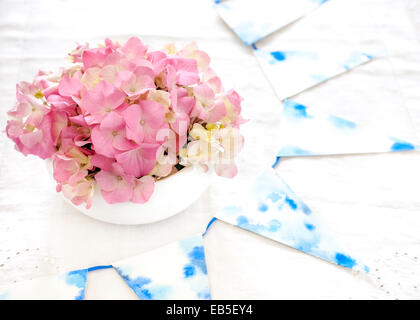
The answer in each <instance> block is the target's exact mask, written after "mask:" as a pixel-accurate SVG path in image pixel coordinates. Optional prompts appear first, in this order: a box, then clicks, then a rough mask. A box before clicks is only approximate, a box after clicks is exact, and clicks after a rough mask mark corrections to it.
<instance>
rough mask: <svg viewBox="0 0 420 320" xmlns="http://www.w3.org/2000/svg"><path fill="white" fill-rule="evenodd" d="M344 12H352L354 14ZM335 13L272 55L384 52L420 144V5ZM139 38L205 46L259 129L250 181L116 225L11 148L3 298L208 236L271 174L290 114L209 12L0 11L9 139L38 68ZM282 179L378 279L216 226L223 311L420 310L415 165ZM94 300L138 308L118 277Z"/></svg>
mask: <svg viewBox="0 0 420 320" xmlns="http://www.w3.org/2000/svg"><path fill="white" fill-rule="evenodd" d="M276 1H277V0H273V6H275V4H276ZM333 2H334V4H333ZM340 3H342V4H343V5H346V7H349V6H348V4H349V3H352V6H350V9H346V11H345V14H343V12H342V11H340V10H339V8H340ZM324 6H325V7H327V6H335V7H331V8H330V9H329V10H330V11H329V12H333V13H334V12H335V9H334V8H337V11H336V14H329V15H328V16H327V17H325V16H324V15H323V13H322V10H324V8H323V7H322V8H320V9H318V10H317V11H315V12H313V13H312V14H310V15H308V16H307V17H306V18H304V19H301V20H300V21H298V22H297V23H295V24H293V25H291V26H289V27H287V28H286V29H284V30H281V31H279V32H276V33H274V34H273V35H271V36H270V38H269V39H267V41H270V39H273V38H274V37H275V38H276V41H280V42H282V43H284V44H291V43H297V44H305V43H308V42H309V41H314V42H316V41H328V42H329V43H332V44H336V45H337V46H340V45H345V44H349V43H359V42H360V43H369V41H380V42H381V43H382V44H383V45H384V46H385V48H386V50H387V52H388V54H389V61H390V62H391V65H392V70H393V75H394V80H393V81H395V86H398V89H399V92H400V93H401V106H402V107H401V106H399V107H400V108H402V110H403V111H402V112H407V114H408V116H409V117H410V119H411V122H412V124H413V129H414V130H415V132H416V134H417V136H418V137H420V134H419V133H420V47H419V43H418V41H419V40H420V3H419V2H418V1H416V0H401V1H392V0H369V1H362V0H331V3H327V4H325V5H324ZM272 10H275V8H272ZM367 22H369V23H367ZM340 23H343V24H342V25H341V26H342V27H341V28H337V25H340ZM368 25H370V26H374V29H370V27H368ZM372 28H373V27H372ZM334 30H341V32H336V33H334ZM132 35H136V36H139V37H140V38H141V39H142V40H143V42H145V43H147V44H149V45H151V46H152V47H154V48H159V47H161V46H163V44H165V43H167V42H171V41H173V42H175V43H177V44H179V45H181V44H183V43H185V42H187V41H191V40H193V41H196V42H197V43H198V45H199V47H200V48H202V49H203V50H205V51H207V52H208V53H209V55H210V56H211V57H212V66H213V68H214V69H215V70H216V71H217V72H218V74H219V76H220V77H221V79H222V81H223V83H224V86H225V88H231V87H233V88H235V89H236V90H237V91H238V92H239V93H240V94H241V95H242V96H243V97H244V99H245V100H244V103H243V114H244V117H246V118H248V119H251V121H250V122H249V123H248V124H246V125H244V126H243V131H244V134H245V137H246V144H245V148H244V150H243V152H242V154H241V156H240V159H239V161H238V162H239V167H240V174H239V175H238V177H237V178H236V179H235V180H233V181H226V180H221V179H218V178H217V179H214V181H213V183H212V185H211V187H210V188H209V189H208V191H207V192H206V193H205V194H204V195H203V196H202V197H201V198H200V199H199V201H197V202H196V203H195V204H193V205H192V206H190V207H189V208H188V209H186V210H185V211H183V212H182V213H180V214H178V215H176V216H174V217H172V218H170V219H168V220H165V221H162V222H158V223H154V224H150V225H141V226H117V225H111V224H106V223H102V222H99V221H95V220H93V219H90V218H88V217H85V216H83V215H82V214H80V213H78V212H77V211H76V210H75V209H74V208H72V207H70V206H69V205H67V204H66V203H65V202H64V201H63V199H62V198H61V196H60V195H58V194H56V192H55V186H54V183H53V182H52V181H51V179H50V177H48V175H47V173H46V170H45V167H44V164H43V161H42V160H40V159H38V158H35V157H33V156H29V157H24V156H23V155H21V154H19V153H18V152H16V151H14V149H13V143H12V142H11V141H9V140H8V139H7V137H6V136H5V134H1V135H0V150H1V158H0V285H6V284H10V283H13V282H15V281H21V280H25V279H31V278H35V277H39V276H43V275H48V274H55V273H58V272H62V271H67V270H72V269H78V268H83V267H89V266H92V265H98V264H110V263H112V262H113V261H116V260H119V259H123V258H128V257H130V256H133V255H135V254H139V253H141V252H145V251H148V250H151V249H153V248H156V247H158V246H161V245H163V244H166V243H169V242H171V241H175V240H179V239H182V238H185V237H187V236H189V235H192V234H194V233H197V232H200V231H203V230H204V229H205V227H206V225H207V223H208V221H209V220H210V219H211V217H212V216H213V215H214V213H215V210H217V208H218V204H219V202H220V201H219V199H221V198H220V197H222V196H225V197H226V196H229V194H231V193H232V192H235V191H236V187H235V184H237V183H242V182H243V183H244V184H246V183H249V177H250V176H252V175H254V174H256V173H257V172H259V171H261V170H262V169H263V168H264V166H269V165H270V164H272V163H273V160H274V158H273V155H274V154H275V153H276V151H277V150H275V145H276V143H275V142H276V135H277V128H278V126H279V125H281V124H280V123H279V118H280V113H279V111H280V107H281V105H280V102H279V100H278V99H277V98H276V96H275V94H274V92H273V90H272V89H271V87H270V84H269V82H268V81H267V80H266V78H265V76H264V74H263V73H262V71H261V69H260V68H259V66H258V63H257V61H256V59H255V57H254V55H253V53H252V50H251V49H250V48H248V47H246V46H244V45H243V44H242V43H241V41H240V40H239V39H238V38H237V37H236V36H235V35H234V34H233V33H232V32H231V31H230V29H229V28H228V27H227V26H226V25H225V24H224V23H223V21H222V20H221V19H220V18H219V17H218V16H217V14H216V12H215V11H214V10H213V8H212V1H211V0H180V1H171V0H167V1H163V0H162V1H159V2H155V1H146V0H142V1H138V0H136V1H134V0H133V1H125V0H121V1H117V2H116V1H103V0H102V1H81V0H71V1H70V0H61V1H58V0H54V1H47V0H38V1H30V0H26V1H25V0H1V1H0V111H1V112H0V127H1V128H4V127H5V125H6V111H7V110H8V109H10V108H11V107H12V106H13V104H14V100H15V84H16V83H17V82H18V81H21V80H26V81H30V80H31V79H32V77H33V75H34V74H35V73H36V72H37V70H38V69H39V68H42V69H47V70H48V69H54V68H57V67H58V66H60V64H62V63H63V61H64V60H63V58H64V57H65V56H66V54H67V52H69V51H70V50H72V49H73V47H74V45H75V42H76V41H77V42H80V43H84V42H86V41H88V42H90V43H92V44H96V43H99V42H101V41H103V39H104V38H105V37H110V38H111V39H113V40H118V41H120V42H123V41H125V40H126V39H128V38H129V37H130V36H132ZM263 41H266V40H263ZM262 43H263V42H262ZM352 72H353V71H352ZM354 72H357V70H355V71H354ZM382 77H383V74H381V73H380V72H379V73H377V74H376V73H372V74H370V77H369V83H366V88H365V90H366V92H368V93H369V95H370V96H371V97H372V98H374V97H380V96H381V95H382V94H383V92H381V88H377V87H375V89H374V90H372V89H370V88H371V86H370V83H375V82H376V81H378V82H379V81H381V79H382ZM342 79H345V75H344V76H343V77H340V78H338V79H334V80H332V81H329V82H327V83H325V84H323V85H321V86H318V87H316V88H313V89H311V90H309V91H307V92H304V93H303V94H301V95H299V96H297V97H296V99H297V100H299V101H304V102H310V101H313V102H316V104H317V105H320V104H322V103H323V101H325V102H326V103H327V102H329V103H331V102H332V101H334V99H338V97H339V96H337V95H336V91H335V90H334V82H335V81H344V80H342ZM349 79H350V78H349ZM337 83H338V82H337ZM350 85H351V83H350ZM337 94H338V93H337ZM340 94H342V93H340ZM373 101H374V99H373ZM350 103H351V99H347V98H346V96H345V93H344V94H343V95H342V99H341V100H340V105H341V106H343V108H346V110H348V109H349V108H350V107H351V105H350ZM372 108H374V109H375V110H380V108H381V106H380V105H373V106H372ZM366 113H367V115H369V110H368V109H367V110H366ZM375 116H378V115H377V113H375V114H374V113H373V112H372V117H375ZM386 116H387V113H385V115H382V116H378V119H380V120H381V121H383V123H388V124H389V125H390V126H392V120H393V119H392V117H391V116H389V117H388V118H387V117H386ZM378 121H379V120H378ZM277 171H278V172H279V174H280V175H281V176H282V177H283V178H284V179H285V180H286V182H287V183H288V184H289V185H290V186H291V188H292V189H293V190H294V191H295V192H296V194H298V195H299V196H300V197H301V198H302V199H303V201H305V202H306V203H307V204H308V206H309V207H311V209H312V210H313V211H314V212H316V214H319V215H320V216H321V217H322V218H323V219H326V220H327V221H328V222H329V224H330V226H331V228H332V231H333V233H334V235H335V237H336V238H337V239H338V240H339V241H340V242H341V243H342V244H343V246H344V247H347V248H349V250H350V249H351V250H352V252H356V253H358V256H359V257H360V258H362V259H363V260H364V261H365V262H366V263H367V264H368V265H369V266H370V267H371V270H372V274H371V277H370V278H368V277H366V276H364V275H357V274H352V273H351V272H350V271H348V270H344V269H343V268H339V267H336V266H334V265H332V264H330V263H327V262H325V261H322V260H320V259H317V258H314V257H312V256H309V255H306V254H303V253H301V252H299V251H297V250H294V249H291V248H288V247H286V246H284V245H282V244H279V243H276V242H273V241H270V240H267V239H264V238H262V237H259V236H257V235H255V234H252V233H249V232H246V231H243V230H240V229H238V228H235V227H233V226H230V225H228V224H226V223H224V222H221V221H218V222H216V223H215V224H214V225H213V227H212V228H211V229H210V231H209V232H208V234H207V236H206V237H205V239H204V242H205V250H206V256H207V265H208V272H209V279H210V285H211V292H212V296H213V298H214V299H242V298H243V299H264V298H266V299H280V298H339V299H356V298H417V299H418V298H420V275H419V273H420V272H419V270H420V262H419V260H420V154H419V153H418V152H406V153H393V154H375V155H373V154H372V155H354V156H333V157H313V158H292V159H287V160H282V161H281V162H280V165H279V166H278V167H277ZM86 298H88V299H100V298H103V299H111V298H114V299H117V298H134V294H133V293H132V292H131V291H130V290H129V289H128V287H127V286H125V284H124V282H123V281H122V280H121V279H119V278H118V276H117V275H116V274H115V272H114V271H113V270H111V269H110V270H103V271H96V272H94V273H90V274H89V276H88V289H87V294H86Z"/></svg>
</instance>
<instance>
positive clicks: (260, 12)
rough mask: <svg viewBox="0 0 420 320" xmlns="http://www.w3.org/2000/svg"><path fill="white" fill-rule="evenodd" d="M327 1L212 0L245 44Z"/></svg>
mask: <svg viewBox="0 0 420 320" xmlns="http://www.w3.org/2000/svg"><path fill="white" fill-rule="evenodd" d="M325 2H327V0H289V1H284V0H282V1H276V7H275V10H273V8H272V7H273V1H272V0H259V1H255V0H224V1H220V0H216V1H215V4H214V6H215V8H216V10H217V12H218V13H219V15H220V16H221V17H222V19H223V20H224V21H225V22H226V23H227V24H228V25H229V27H230V28H231V29H232V30H233V31H234V32H235V33H236V34H237V35H238V37H239V38H240V39H241V40H242V41H243V42H244V43H245V44H246V45H251V44H253V43H255V42H256V41H258V40H260V39H262V38H264V37H266V36H267V35H269V34H270V33H272V32H274V31H276V30H278V29H280V28H283V27H285V26H287V25H288V24H290V23H292V22H294V21H296V20H297V19H299V18H301V17H303V16H304V15H306V14H308V13H309V12H311V11H313V10H315V9H316V8H318V7H319V6H321V5H322V4H324V3H325Z"/></svg>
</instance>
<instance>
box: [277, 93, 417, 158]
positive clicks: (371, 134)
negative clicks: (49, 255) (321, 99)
mask: <svg viewBox="0 0 420 320" xmlns="http://www.w3.org/2000/svg"><path fill="white" fill-rule="evenodd" d="M282 112H283V114H282V116H283V118H282V123H281V126H280V128H279V130H280V132H281V134H280V135H279V136H280V137H281V138H280V140H279V141H278V144H277V146H278V150H279V152H278V157H296V156H319V155H337V154H359V153H382V152H397V151H411V150H418V149H419V145H418V142H417V141H414V140H413V141H407V140H406V139H400V138H398V137H393V136H391V135H389V134H387V133H383V132H377V131H375V130H372V129H370V128H369V127H366V126H362V125H359V124H358V123H356V122H355V121H353V120H350V119H345V118H343V117H339V116H337V115H334V114H324V113H322V112H317V111H316V110H314V109H313V108H311V107H309V106H305V105H302V104H300V103H298V102H295V101H292V100H289V99H287V100H285V101H284V104H283V111H282ZM413 139H414V137H413ZM273 161H274V159H273Z"/></svg>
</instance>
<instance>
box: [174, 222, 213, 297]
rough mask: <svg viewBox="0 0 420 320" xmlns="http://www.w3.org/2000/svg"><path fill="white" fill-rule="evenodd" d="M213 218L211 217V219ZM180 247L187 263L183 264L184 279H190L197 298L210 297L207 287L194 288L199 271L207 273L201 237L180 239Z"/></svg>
mask: <svg viewBox="0 0 420 320" xmlns="http://www.w3.org/2000/svg"><path fill="white" fill-rule="evenodd" d="M212 220H213V219H212ZM180 247H181V249H182V251H183V252H184V253H185V255H186V256H187V258H188V260H189V261H188V263H187V264H186V265H184V269H183V272H184V273H183V274H184V278H185V279H186V280H189V281H192V282H191V283H192V289H193V290H194V291H196V294H197V298H199V299H210V292H209V288H208V287H207V288H204V289H202V288H195V287H194V285H193V283H194V277H196V276H199V275H200V273H201V274H204V275H207V266H206V257H205V254H204V246H203V241H202V238H201V237H200V238H198V237H191V238H188V239H185V240H183V241H180Z"/></svg>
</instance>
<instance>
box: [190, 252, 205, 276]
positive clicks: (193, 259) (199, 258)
mask: <svg viewBox="0 0 420 320" xmlns="http://www.w3.org/2000/svg"><path fill="white" fill-rule="evenodd" d="M188 258H189V259H190V263H191V265H193V266H195V267H197V268H199V269H200V270H201V271H202V272H203V273H204V274H207V267H206V259H205V256H204V247H203V246H197V247H194V248H193V249H192V251H191V252H190V253H189V254H188Z"/></svg>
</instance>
